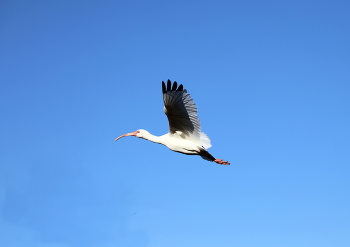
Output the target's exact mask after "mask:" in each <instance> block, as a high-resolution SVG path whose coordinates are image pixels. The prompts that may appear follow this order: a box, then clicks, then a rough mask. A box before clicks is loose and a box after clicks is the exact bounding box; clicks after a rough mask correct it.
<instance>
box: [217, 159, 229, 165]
mask: <svg viewBox="0 0 350 247" xmlns="http://www.w3.org/2000/svg"><path fill="white" fill-rule="evenodd" d="M214 162H215V163H218V164H220V165H226V166H227V165H229V164H230V163H228V162H227V161H223V160H222V159H215V160H214Z"/></svg>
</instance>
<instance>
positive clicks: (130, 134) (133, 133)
mask: <svg viewBox="0 0 350 247" xmlns="http://www.w3.org/2000/svg"><path fill="white" fill-rule="evenodd" d="M137 133H138V132H137V131H135V132H132V133H127V134H124V135H121V136H119V137H118V138H115V140H114V141H118V140H119V139H120V138H122V137H125V136H136V134H137Z"/></svg>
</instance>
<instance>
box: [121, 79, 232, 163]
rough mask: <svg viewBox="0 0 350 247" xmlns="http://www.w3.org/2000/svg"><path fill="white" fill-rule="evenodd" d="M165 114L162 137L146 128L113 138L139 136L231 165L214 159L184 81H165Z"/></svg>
mask: <svg viewBox="0 0 350 247" xmlns="http://www.w3.org/2000/svg"><path fill="white" fill-rule="evenodd" d="M162 89H163V101H164V113H165V114H166V115H167V117H168V121H169V129H170V130H169V133H167V134H165V135H162V136H154V135H152V134H150V133H149V132H148V131H147V130H143V129H139V130H136V131H135V132H132V133H127V134H124V135H122V136H119V137H118V138H116V139H115V140H114V141H117V140H118V139H120V138H122V137H125V136H136V137H139V138H143V139H146V140H149V141H152V142H155V143H160V144H163V145H165V146H167V147H168V148H169V149H171V150H173V151H175V152H179V153H183V154H187V155H200V156H201V157H202V158H203V159H205V160H208V161H213V162H216V163H218V164H221V165H229V164H230V163H228V162H227V161H223V160H222V159H215V158H214V157H213V156H212V155H211V154H210V153H209V152H208V151H207V150H206V149H208V148H210V147H211V144H210V139H209V138H208V136H207V135H206V134H204V133H203V132H201V127H200V123H199V119H198V117H197V107H196V104H195V103H194V101H193V99H192V98H191V95H189V94H188V93H187V90H186V89H183V86H182V84H181V85H180V86H179V87H177V82H176V81H174V84H173V85H171V81H170V80H168V82H167V85H165V83H164V81H162Z"/></svg>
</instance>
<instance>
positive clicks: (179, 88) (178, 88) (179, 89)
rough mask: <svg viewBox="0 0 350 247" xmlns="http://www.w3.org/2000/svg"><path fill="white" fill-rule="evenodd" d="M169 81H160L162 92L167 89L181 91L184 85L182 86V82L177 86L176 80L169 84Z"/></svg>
mask: <svg viewBox="0 0 350 247" xmlns="http://www.w3.org/2000/svg"><path fill="white" fill-rule="evenodd" d="M171 84H172V83H171V81H170V80H168V81H167V84H165V82H164V81H162V91H163V93H166V92H168V91H182V90H183V89H184V87H183V86H182V84H180V86H179V87H177V82H176V81H174V83H173V85H172V86H171Z"/></svg>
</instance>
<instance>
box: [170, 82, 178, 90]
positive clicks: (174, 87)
mask: <svg viewBox="0 0 350 247" xmlns="http://www.w3.org/2000/svg"><path fill="white" fill-rule="evenodd" d="M176 88H177V82H176V81H174V84H173V88H172V89H171V91H176Z"/></svg>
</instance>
